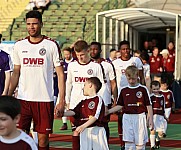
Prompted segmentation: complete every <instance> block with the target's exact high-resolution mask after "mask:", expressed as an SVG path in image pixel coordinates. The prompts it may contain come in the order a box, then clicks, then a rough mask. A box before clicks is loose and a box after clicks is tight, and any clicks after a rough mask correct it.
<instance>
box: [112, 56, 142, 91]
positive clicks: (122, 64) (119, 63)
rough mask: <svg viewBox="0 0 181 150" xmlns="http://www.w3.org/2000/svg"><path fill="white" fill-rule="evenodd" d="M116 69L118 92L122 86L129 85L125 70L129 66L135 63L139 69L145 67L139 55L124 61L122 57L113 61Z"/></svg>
mask: <svg viewBox="0 0 181 150" xmlns="http://www.w3.org/2000/svg"><path fill="white" fill-rule="evenodd" d="M112 63H113V65H114V68H115V71H116V80H117V86H118V94H119V93H120V90H121V88H122V87H124V86H126V85H128V81H127V79H126V75H125V70H126V68H127V67H128V66H131V65H134V66H136V67H137V68H138V69H139V70H142V69H143V64H142V62H141V60H140V59H139V58H138V57H131V58H130V59H129V60H127V61H124V60H122V59H121V58H118V59H116V60H114V61H113V62H112Z"/></svg>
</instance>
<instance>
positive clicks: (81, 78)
mask: <svg viewBox="0 0 181 150" xmlns="http://www.w3.org/2000/svg"><path fill="white" fill-rule="evenodd" d="M87 79H88V78H87V77H75V82H85V81H87Z"/></svg>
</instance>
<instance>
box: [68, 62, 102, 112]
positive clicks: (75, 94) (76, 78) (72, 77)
mask: <svg viewBox="0 0 181 150" xmlns="http://www.w3.org/2000/svg"><path fill="white" fill-rule="evenodd" d="M90 77H98V78H99V79H100V81H101V82H102V88H101V90H102V89H104V88H105V86H104V81H103V74H102V69H101V66H100V64H98V63H95V62H92V61H90V62H89V63H87V64H80V63H79V62H78V61H74V62H71V63H70V64H69V65H68V72H67V81H66V96H65V99H66V103H70V106H69V108H70V109H73V108H75V106H77V104H78V103H79V102H80V101H81V100H83V99H85V98H86V97H85V96H84V95H83V87H84V83H85V81H86V80H87V78H90ZM99 95H100V94H99Z"/></svg>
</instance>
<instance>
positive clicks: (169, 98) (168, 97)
mask: <svg viewBox="0 0 181 150" xmlns="http://www.w3.org/2000/svg"><path fill="white" fill-rule="evenodd" d="M161 93H162V94H163V96H164V98H165V108H170V107H172V103H173V102H175V99H174V96H173V92H172V91H171V90H166V91H163V90H162V91H161Z"/></svg>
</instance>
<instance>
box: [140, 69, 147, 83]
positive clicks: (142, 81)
mask: <svg viewBox="0 0 181 150" xmlns="http://www.w3.org/2000/svg"><path fill="white" fill-rule="evenodd" d="M139 77H140V83H141V84H142V85H146V83H145V78H144V73H143V68H142V69H141V70H139Z"/></svg>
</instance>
